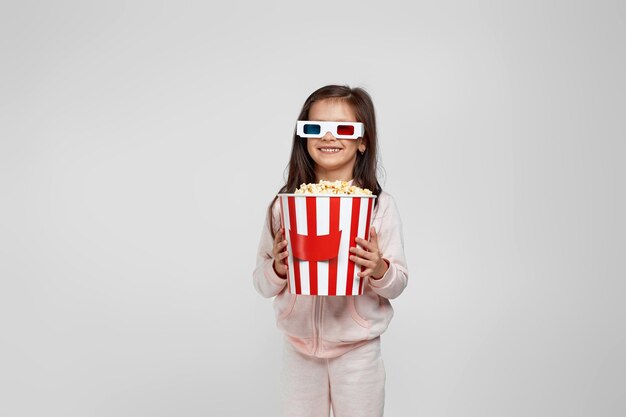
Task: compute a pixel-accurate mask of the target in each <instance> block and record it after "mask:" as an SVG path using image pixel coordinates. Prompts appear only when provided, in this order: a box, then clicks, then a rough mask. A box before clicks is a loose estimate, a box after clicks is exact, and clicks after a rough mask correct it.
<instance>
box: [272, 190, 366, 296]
mask: <svg viewBox="0 0 626 417" xmlns="http://www.w3.org/2000/svg"><path fill="white" fill-rule="evenodd" d="M374 198H375V197H363V196H341V197H339V196H311V195H299V194H296V195H294V194H280V195H279V199H280V208H281V213H282V221H283V225H284V228H285V236H286V238H287V243H288V246H287V250H288V251H289V258H288V264H289V291H290V292H291V293H293V294H301V295H360V294H363V280H362V279H361V278H360V277H359V276H358V275H357V274H358V273H359V272H360V267H359V265H356V264H355V263H354V262H352V261H350V260H349V256H350V250H349V248H350V247H351V246H355V245H356V244H355V238H356V237H357V236H358V237H361V238H363V239H366V236H369V228H370V223H371V220H372V219H371V216H372V208H373V202H374ZM295 234H297V235H299V236H296V235H295ZM328 235H334V236H331V237H336V238H337V243H338V251H337V255H336V256H335V257H330V258H329V259H327V260H316V261H313V260H307V259H299V258H296V257H294V251H293V247H292V243H297V244H298V245H299V244H300V243H304V244H306V243H307V242H308V243H309V244H310V245H312V244H314V242H317V241H322V240H325V241H326V242H334V239H332V238H331V239H327V237H329V236H328ZM292 236H293V237H294V239H292V238H291V237H292ZM307 236H309V237H311V239H307V238H306V237H307ZM320 237H321V238H320ZM296 239H297V240H296ZM328 244H334V243H328ZM302 248H303V246H298V247H297V248H296V249H298V250H297V251H296V252H297V253H298V254H300V253H306V251H303V249H302ZM325 249H327V248H325ZM311 252H313V251H311ZM323 252H328V250H325V251H323ZM300 256H302V257H305V258H306V256H304V255H300ZM326 257H328V256H326ZM312 258H313V259H319V257H317V258H316V257H315V256H313V255H312Z"/></svg>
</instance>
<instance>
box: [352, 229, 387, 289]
mask: <svg viewBox="0 0 626 417" xmlns="http://www.w3.org/2000/svg"><path fill="white" fill-rule="evenodd" d="M356 243H357V244H358V245H359V246H361V247H363V248H365V249H361V248H358V247H352V248H350V253H353V254H354V255H350V260H351V261H352V262H354V263H355V264H357V265H360V266H361V272H359V276H360V277H365V276H368V275H370V276H371V277H372V278H374V279H380V278H382V277H383V275H385V272H387V269H388V268H389V265H388V264H387V262H386V261H385V260H384V259H383V258H382V254H381V253H380V251H379V249H378V234H377V233H376V229H375V228H374V227H373V226H372V228H371V229H370V241H369V242H368V241H367V240H365V239H361V238H360V237H357V238H356Z"/></svg>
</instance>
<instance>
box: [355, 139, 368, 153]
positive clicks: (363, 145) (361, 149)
mask: <svg viewBox="0 0 626 417" xmlns="http://www.w3.org/2000/svg"><path fill="white" fill-rule="evenodd" d="M366 148H367V146H365V143H364V142H363V140H362V139H361V141H360V142H359V146H358V148H357V149H358V150H359V152H361V153H363V152H365V149H366Z"/></svg>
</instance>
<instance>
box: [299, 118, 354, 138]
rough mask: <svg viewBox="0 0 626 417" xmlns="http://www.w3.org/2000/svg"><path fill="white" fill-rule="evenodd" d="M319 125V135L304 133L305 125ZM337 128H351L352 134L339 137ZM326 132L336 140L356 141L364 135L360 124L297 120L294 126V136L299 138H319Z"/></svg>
mask: <svg viewBox="0 0 626 417" xmlns="http://www.w3.org/2000/svg"><path fill="white" fill-rule="evenodd" d="M311 124H313V125H319V126H320V131H319V133H304V126H305V125H311ZM339 126H352V127H353V128H354V133H353V134H351V135H341V134H339V133H338V129H339ZM326 132H330V133H331V134H332V135H333V136H334V137H335V138H337V139H358V138H362V137H363V135H364V134H365V125H364V124H363V123H361V122H322V121H317V120H298V122H297V124H296V134H297V135H298V136H300V137H301V138H321V137H323V136H324V135H325V134H326Z"/></svg>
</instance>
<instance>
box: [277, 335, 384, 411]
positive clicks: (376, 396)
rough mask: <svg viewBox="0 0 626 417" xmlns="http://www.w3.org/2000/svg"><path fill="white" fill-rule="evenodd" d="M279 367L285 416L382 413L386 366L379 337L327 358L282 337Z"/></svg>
mask: <svg viewBox="0 0 626 417" xmlns="http://www.w3.org/2000/svg"><path fill="white" fill-rule="evenodd" d="M283 358H284V359H283V370H282V391H283V415H284V416H285V417H328V416H329V415H330V407H331V406H332V409H333V416H334V417H381V416H382V415H383V407H384V403H385V367H384V365H383V359H382V357H381V354H380V338H376V339H373V340H371V341H370V342H368V343H366V344H365V345H363V346H359V347H358V348H355V349H353V350H350V351H348V352H347V353H345V354H343V355H341V356H339V357H337V358H329V359H321V358H316V357H314V356H307V355H303V354H302V353H300V352H298V351H297V350H295V349H294V348H293V346H292V345H291V344H290V343H289V342H288V341H285V347H284V354H283Z"/></svg>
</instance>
